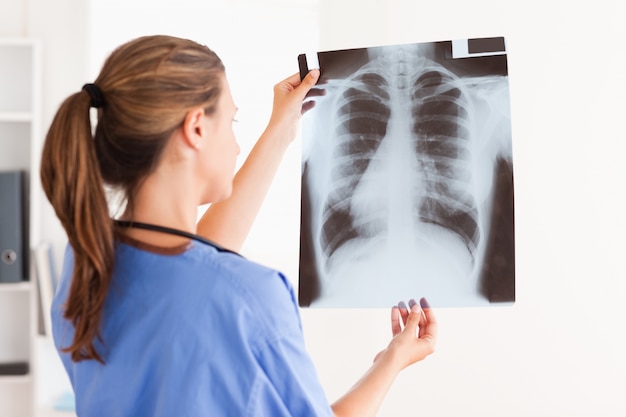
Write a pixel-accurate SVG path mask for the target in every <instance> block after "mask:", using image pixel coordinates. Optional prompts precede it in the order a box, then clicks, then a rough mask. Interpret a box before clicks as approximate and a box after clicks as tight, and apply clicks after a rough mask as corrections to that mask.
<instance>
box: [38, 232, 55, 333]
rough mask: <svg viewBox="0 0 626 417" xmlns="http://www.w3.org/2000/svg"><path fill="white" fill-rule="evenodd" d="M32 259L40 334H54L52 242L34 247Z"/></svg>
mask: <svg viewBox="0 0 626 417" xmlns="http://www.w3.org/2000/svg"><path fill="white" fill-rule="evenodd" d="M32 259H33V263H34V269H35V275H36V277H37V294H38V299H39V308H38V313H39V334H40V335H44V336H51V335H52V323H51V318H50V309H51V307H52V298H53V297H54V292H55V291H56V285H57V282H56V273H55V269H54V256H53V250H52V245H51V244H50V242H47V241H44V242H41V243H40V244H39V245H37V247H35V248H34V249H33V253H32Z"/></svg>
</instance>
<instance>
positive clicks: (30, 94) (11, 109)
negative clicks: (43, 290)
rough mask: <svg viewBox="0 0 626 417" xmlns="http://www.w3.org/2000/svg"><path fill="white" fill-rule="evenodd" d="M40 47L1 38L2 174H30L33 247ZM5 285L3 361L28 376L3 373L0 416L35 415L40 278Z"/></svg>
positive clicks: (0, 321)
mask: <svg viewBox="0 0 626 417" xmlns="http://www.w3.org/2000/svg"><path fill="white" fill-rule="evenodd" d="M40 65H41V64H40V46H39V42H38V41H37V40H33V39H21V38H12V39H3V38H0V171H15V170H22V171H24V172H25V173H26V176H25V180H26V184H25V185H26V186H25V192H26V193H27V200H28V201H29V202H28V210H27V214H26V218H27V221H28V228H27V229H28V236H27V239H28V241H29V244H30V246H31V247H33V246H34V245H35V244H36V243H37V242H39V240H40V236H39V233H40V232H39V231H40V230H41V227H40V224H39V217H40V216H39V215H38V213H39V208H40V207H41V203H40V199H41V192H40V186H39V157H40V150H41V143H42V138H41V129H40V119H41V115H40V112H41V110H40V108H41V103H40V96H41V86H40ZM25 275H26V276H25V278H26V280H24V281H22V282H17V283H0V363H7V362H9V363H10V362H26V363H27V364H28V373H26V374H25V375H0V417H5V416H6V417H32V416H34V414H35V406H34V404H35V385H36V382H35V374H36V366H35V364H36V359H35V354H36V353H35V340H36V337H37V312H38V310H37V308H38V305H37V297H36V285H37V284H36V278H35V276H34V274H33V273H32V269H31V270H27V271H26V272H25Z"/></svg>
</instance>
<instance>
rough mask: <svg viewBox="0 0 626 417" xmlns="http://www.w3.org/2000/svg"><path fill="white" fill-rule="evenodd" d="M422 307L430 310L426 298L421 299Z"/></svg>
mask: <svg viewBox="0 0 626 417" xmlns="http://www.w3.org/2000/svg"><path fill="white" fill-rule="evenodd" d="M420 305H421V306H422V308H430V304H428V301H426V298H421V299H420Z"/></svg>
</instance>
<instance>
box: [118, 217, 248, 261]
mask: <svg viewBox="0 0 626 417" xmlns="http://www.w3.org/2000/svg"><path fill="white" fill-rule="evenodd" d="M114 222H115V224H117V225H118V226H120V227H133V228H135V229H144V230H151V231H153V232H161V233H167V234H170V235H176V236H182V237H186V238H188V239H192V240H195V241H196V242H200V243H202V244H205V245H209V246H212V247H214V248H215V249H216V250H217V251H218V252H225V253H232V254H233V255H237V256H241V255H240V254H238V253H237V252H234V251H232V250H230V249H226V248H225V247H223V246H221V245H218V244H217V243H215V242H213V241H211V240H209V239H207V238H205V237H202V236H199V235H196V234H194V233H189V232H185V231H184V230H178V229H173V228H171V227H165V226H158V225H156V224H149V223H141V222H134V221H128V220H114Z"/></svg>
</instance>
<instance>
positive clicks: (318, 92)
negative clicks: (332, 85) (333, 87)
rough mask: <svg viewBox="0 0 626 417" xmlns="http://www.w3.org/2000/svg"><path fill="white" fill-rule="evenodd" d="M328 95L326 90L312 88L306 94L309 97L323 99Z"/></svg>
mask: <svg viewBox="0 0 626 417" xmlns="http://www.w3.org/2000/svg"><path fill="white" fill-rule="evenodd" d="M325 95H326V89H324V88H317V87H315V88H311V89H310V90H309V92H308V93H307V94H306V96H307V97H321V96H325Z"/></svg>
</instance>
